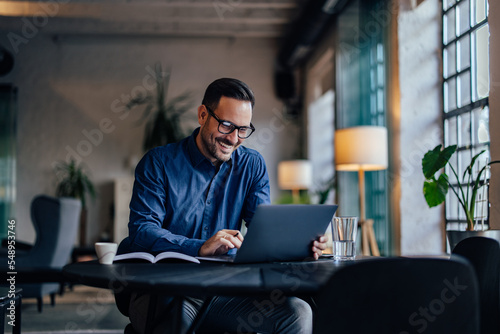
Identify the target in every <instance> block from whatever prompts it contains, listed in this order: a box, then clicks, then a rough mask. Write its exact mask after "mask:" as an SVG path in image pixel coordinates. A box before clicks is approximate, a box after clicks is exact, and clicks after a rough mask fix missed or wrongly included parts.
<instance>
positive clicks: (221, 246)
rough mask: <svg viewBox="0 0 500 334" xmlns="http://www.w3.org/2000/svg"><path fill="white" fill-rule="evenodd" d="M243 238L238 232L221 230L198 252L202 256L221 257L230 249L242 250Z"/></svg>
mask: <svg viewBox="0 0 500 334" xmlns="http://www.w3.org/2000/svg"><path fill="white" fill-rule="evenodd" d="M242 242H243V236H242V235H241V233H240V231H238V230H220V231H219V232H217V233H215V234H214V235H213V236H212V237H211V238H210V239H208V240H207V241H205V243H204V244H203V245H202V246H201V248H200V251H199V252H198V253H199V255H200V256H210V255H221V254H225V253H227V252H228V251H229V250H230V249H233V248H240V247H241V243H242Z"/></svg>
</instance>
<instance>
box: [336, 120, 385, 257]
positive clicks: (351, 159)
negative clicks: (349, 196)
mask: <svg viewBox="0 0 500 334" xmlns="http://www.w3.org/2000/svg"><path fill="white" fill-rule="evenodd" d="M387 161H388V160H387V129H386V128H385V127H381V126H357V127H352V128H344V129H339V130H337V131H335V169H336V170H338V171H351V172H355V171H357V172H358V177H359V181H358V187H359V215H360V218H359V221H360V225H361V238H362V239H361V241H362V244H361V250H362V253H363V255H370V248H371V254H372V255H375V256H379V255H380V252H379V248H378V245H377V240H376V239H375V232H374V230H373V219H366V212H365V171H375V170H383V169H386V168H387V164H388V162H387Z"/></svg>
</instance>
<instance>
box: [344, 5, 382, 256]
mask: <svg viewBox="0 0 500 334" xmlns="http://www.w3.org/2000/svg"><path fill="white" fill-rule="evenodd" d="M387 6H388V2H387V1H381V0H378V1H372V0H355V1H350V2H349V4H348V5H347V6H346V8H345V9H344V10H343V12H342V13H341V14H339V16H338V19H337V27H338V29H337V31H338V36H337V45H336V68H335V73H336V113H335V125H336V128H337V129H342V128H347V127H352V126H359V125H378V126H386V121H387V120H386V119H387V99H386V96H387V93H388V92H387V83H386V81H387V80H386V71H387V67H388V64H387V52H386V48H387V45H388V42H387V36H388V34H387V27H388V25H387V23H386V22H385V21H383V20H379V19H380V18H381V17H384V15H387V12H388V8H387ZM336 176H337V204H339V214H341V215H359V193H358V191H357V189H358V175H357V173H352V172H340V171H339V172H337V174H336ZM387 184H388V172H387V171H386V170H385V171H371V172H366V173H365V194H366V196H365V198H366V217H367V218H371V219H373V220H374V222H375V223H374V229H375V235H376V238H377V243H378V245H379V248H380V252H381V254H383V255H387V254H389V252H390V250H391V249H392V244H391V243H392V240H391V225H390V221H389V213H388V212H389V211H388V198H389V194H388V188H387ZM355 189H356V190H355Z"/></svg>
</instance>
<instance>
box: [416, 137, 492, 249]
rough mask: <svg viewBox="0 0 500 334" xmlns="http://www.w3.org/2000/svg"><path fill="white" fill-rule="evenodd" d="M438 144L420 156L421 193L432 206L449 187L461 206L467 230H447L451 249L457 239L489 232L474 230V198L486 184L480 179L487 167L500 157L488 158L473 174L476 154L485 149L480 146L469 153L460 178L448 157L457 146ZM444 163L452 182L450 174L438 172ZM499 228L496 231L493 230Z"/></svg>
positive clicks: (437, 202)
mask: <svg viewBox="0 0 500 334" xmlns="http://www.w3.org/2000/svg"><path fill="white" fill-rule="evenodd" d="M441 147H442V145H438V146H436V147H435V148H434V149H433V150H430V151H428V152H427V153H426V154H425V155H424V157H423V159H422V171H423V173H424V177H425V181H424V187H423V193H424V197H425V201H426V202H427V205H428V206H429V207H434V206H437V205H439V204H441V203H443V202H444V201H445V199H446V194H447V193H448V190H449V189H451V190H452V191H453V193H454V194H455V196H456V197H457V199H458V202H459V204H460V207H461V209H462V210H463V212H464V214H465V217H466V221H467V227H466V231H465V232H466V233H463V232H461V231H460V232H459V231H447V234H448V239H449V242H450V247H451V249H453V247H454V246H455V245H456V243H458V242H459V241H460V240H461V239H463V238H466V237H469V236H472V235H477V234H482V235H487V234H488V233H480V232H486V231H475V224H474V218H475V210H476V198H477V195H478V191H479V189H481V187H482V186H484V185H485V183H484V181H483V179H484V173H485V172H486V168H487V167H488V166H490V165H491V164H495V163H498V162H500V161H491V162H489V163H488V164H485V165H484V166H483V167H482V168H481V169H480V170H479V172H478V174H477V176H475V178H474V171H473V168H474V165H475V164H476V162H477V160H478V158H479V156H481V155H482V154H483V153H484V152H485V151H486V150H482V151H481V152H479V153H478V154H476V155H475V156H473V157H472V159H471V161H470V163H469V165H468V166H467V167H466V168H465V171H464V173H463V175H462V177H461V178H460V177H459V175H458V174H457V171H456V170H455V168H453V165H452V164H451V163H450V161H449V160H450V158H451V156H452V155H453V154H454V153H455V152H456V150H457V146H456V145H450V146H448V147H445V148H444V149H441ZM446 165H448V166H449V168H450V170H451V171H452V173H453V176H454V179H453V182H452V180H450V177H449V176H448V175H447V174H446V172H444V171H442V172H440V171H441V170H442V169H443V168H444V167H445V166H446ZM439 172H440V173H439ZM453 232H458V233H453ZM498 232H500V231H498ZM498 232H497V231H495V232H493V233H498ZM499 236H500V234H499ZM495 238H496V237H495ZM499 240H500V239H499Z"/></svg>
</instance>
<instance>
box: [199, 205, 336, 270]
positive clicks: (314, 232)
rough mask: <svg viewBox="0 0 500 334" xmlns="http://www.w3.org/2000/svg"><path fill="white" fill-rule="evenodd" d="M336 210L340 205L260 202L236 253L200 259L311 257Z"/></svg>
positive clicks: (234, 260)
mask: <svg viewBox="0 0 500 334" xmlns="http://www.w3.org/2000/svg"><path fill="white" fill-rule="evenodd" d="M336 210H337V205H260V206H258V207H257V210H256V211H255V215H254V217H253V219H252V223H251V225H250V226H249V228H248V232H247V234H246V236H245V239H244V240H243V243H242V245H241V247H240V249H239V250H238V251H237V252H236V254H233V255H222V256H204V257H203V256H201V257H198V259H200V260H205V261H221V262H232V263H252V262H275V261H297V260H303V259H306V258H309V257H311V255H312V254H311V247H312V242H313V241H314V240H315V239H317V237H318V236H320V235H323V234H324V233H325V231H326V228H327V227H328V224H329V223H330V221H331V220H332V217H333V215H334V214H335V211H336Z"/></svg>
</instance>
